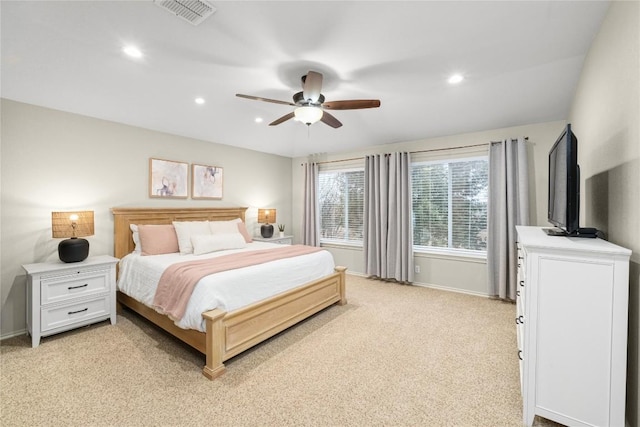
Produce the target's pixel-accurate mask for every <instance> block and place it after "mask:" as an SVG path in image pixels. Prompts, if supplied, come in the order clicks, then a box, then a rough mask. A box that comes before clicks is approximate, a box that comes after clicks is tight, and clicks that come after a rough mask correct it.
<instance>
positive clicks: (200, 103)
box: [195, 97, 205, 105]
mask: <svg viewBox="0 0 640 427" xmlns="http://www.w3.org/2000/svg"><path fill="white" fill-rule="evenodd" d="M195 102H196V104H198V105H202V104H204V103H205V101H204V98H200V97H198V98H196V99H195Z"/></svg>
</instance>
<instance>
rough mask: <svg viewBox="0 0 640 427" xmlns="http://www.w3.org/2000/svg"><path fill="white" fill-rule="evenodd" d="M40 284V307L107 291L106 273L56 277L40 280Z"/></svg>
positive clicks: (98, 272)
mask: <svg viewBox="0 0 640 427" xmlns="http://www.w3.org/2000/svg"><path fill="white" fill-rule="evenodd" d="M40 284H41V294H40V299H41V304H42V305H44V304H50V303H55V302H59V301H66V300H70V299H73V298H82V297H85V296H89V295H96V294H102V293H105V292H108V291H109V283H108V282H107V274H106V271H97V272H91V273H89V274H75V275H73V276H58V277H56V278H55V279H53V278H52V279H45V280H42V281H41V282H40Z"/></svg>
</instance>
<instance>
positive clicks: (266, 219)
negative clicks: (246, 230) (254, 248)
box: [258, 209, 276, 239]
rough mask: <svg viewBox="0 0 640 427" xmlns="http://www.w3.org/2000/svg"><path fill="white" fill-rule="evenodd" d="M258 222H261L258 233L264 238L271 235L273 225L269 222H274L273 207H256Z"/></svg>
mask: <svg viewBox="0 0 640 427" xmlns="http://www.w3.org/2000/svg"><path fill="white" fill-rule="evenodd" d="M258 222H259V223H262V227H260V235H261V236H262V237H264V238H265V239H268V238H270V237H271V236H273V225H271V224H269V223H270V222H276V210H275V209H258Z"/></svg>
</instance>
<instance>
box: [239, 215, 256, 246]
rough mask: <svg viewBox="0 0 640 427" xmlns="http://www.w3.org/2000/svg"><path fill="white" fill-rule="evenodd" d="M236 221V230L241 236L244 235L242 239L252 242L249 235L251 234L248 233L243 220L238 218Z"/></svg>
mask: <svg viewBox="0 0 640 427" xmlns="http://www.w3.org/2000/svg"><path fill="white" fill-rule="evenodd" d="M236 223H237V224H238V231H239V232H240V234H242V237H244V241H245V242H247V243H251V242H253V238H252V237H251V234H249V231H248V230H247V226H246V225H244V222H242V220H241V219H240V218H238V219H237V220H236Z"/></svg>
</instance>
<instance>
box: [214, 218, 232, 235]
mask: <svg viewBox="0 0 640 427" xmlns="http://www.w3.org/2000/svg"><path fill="white" fill-rule="evenodd" d="M238 219H239V218H238ZM209 229H210V230H211V232H210V234H220V233H239V231H238V226H237V225H236V221H235V220H232V221H209Z"/></svg>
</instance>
